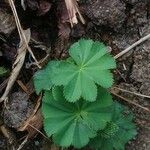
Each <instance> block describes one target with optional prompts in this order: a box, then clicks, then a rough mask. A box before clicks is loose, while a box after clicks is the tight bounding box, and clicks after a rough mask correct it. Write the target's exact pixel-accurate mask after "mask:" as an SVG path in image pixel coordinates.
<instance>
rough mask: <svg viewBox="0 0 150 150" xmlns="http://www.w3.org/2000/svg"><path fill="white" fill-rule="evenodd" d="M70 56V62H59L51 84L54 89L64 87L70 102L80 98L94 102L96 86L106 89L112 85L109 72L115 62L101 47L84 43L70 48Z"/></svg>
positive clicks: (102, 45)
mask: <svg viewBox="0 0 150 150" xmlns="http://www.w3.org/2000/svg"><path fill="white" fill-rule="evenodd" d="M69 54H70V56H71V58H69V59H68V61H61V62H60V64H59V65H58V66H57V67H56V68H55V69H54V72H53V74H52V82H53V83H54V85H56V86H60V85H63V86H64V96H65V98H66V99H67V100H68V101H70V102H75V101H77V100H79V99H80V97H82V98H83V99H85V100H87V101H91V102H92V101H95V100H96V97H97V86H96V84H98V85H100V86H102V87H105V88H108V87H110V86H111V85H112V84H113V76H112V74H111V73H110V70H109V69H113V68H115V67H116V63H115V60H114V58H113V57H112V56H110V55H109V54H108V53H107V49H106V46H105V45H104V44H102V43H99V42H94V41H92V40H85V39H81V40H79V41H78V42H76V43H75V44H73V45H72V46H71V48H70V49H69ZM69 60H70V61H69Z"/></svg>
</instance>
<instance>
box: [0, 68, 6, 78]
mask: <svg viewBox="0 0 150 150" xmlns="http://www.w3.org/2000/svg"><path fill="white" fill-rule="evenodd" d="M5 73H7V70H6V69H5V68H4V67H0V77H2V76H4V74H5Z"/></svg>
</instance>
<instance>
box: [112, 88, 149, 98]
mask: <svg viewBox="0 0 150 150" xmlns="http://www.w3.org/2000/svg"><path fill="white" fill-rule="evenodd" d="M112 89H117V90H120V91H122V92H126V93H130V94H134V95H137V96H140V97H145V98H150V96H148V95H144V94H140V93H136V92H131V91H128V90H125V89H122V88H119V87H112Z"/></svg>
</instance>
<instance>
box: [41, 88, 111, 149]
mask: <svg viewBox="0 0 150 150" xmlns="http://www.w3.org/2000/svg"><path fill="white" fill-rule="evenodd" d="M60 89H61V87H56V88H55V89H54V90H53V91H52V92H51V91H46V92H45V93H44V97H43V103H42V112H43V116H44V129H45V131H46V133H47V135H48V136H49V137H50V136H52V138H53V141H54V143H56V144H58V145H60V146H62V147H68V146H70V145H72V146H74V147H76V148H81V147H83V146H85V145H87V143H88V142H89V139H90V138H94V137H95V136H96V135H97V131H98V130H100V129H104V128H105V126H106V124H107V122H108V121H110V119H111V113H110V109H111V108H112V107H111V104H112V98H111V96H110V95H109V93H108V92H107V90H105V89H102V88H100V89H99V92H98V96H97V100H96V101H94V102H92V103H91V102H87V101H83V100H79V101H77V102H76V103H69V102H67V101H66V100H65V99H64V97H63V96H62V93H61V92H60V91H61V90H60ZM61 96H62V97H61ZM60 98H61V99H60Z"/></svg>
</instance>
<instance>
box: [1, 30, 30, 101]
mask: <svg viewBox="0 0 150 150" xmlns="http://www.w3.org/2000/svg"><path fill="white" fill-rule="evenodd" d="M25 35H26V39H27V41H28V42H29V40H30V35H31V33H30V30H29V29H28V30H26V31H25ZM25 56H26V44H25V43H20V48H19V49H18V55H17V58H16V60H15V62H14V64H13V70H12V72H11V75H10V77H9V80H8V84H7V87H6V89H5V92H4V94H3V95H2V97H1V98H0V102H2V101H4V100H6V99H7V97H8V94H9V92H10V90H11V88H12V86H13V84H14V83H15V81H16V79H17V77H18V75H19V72H20V70H21V68H22V66H23V63H24V60H25Z"/></svg>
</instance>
